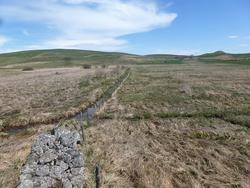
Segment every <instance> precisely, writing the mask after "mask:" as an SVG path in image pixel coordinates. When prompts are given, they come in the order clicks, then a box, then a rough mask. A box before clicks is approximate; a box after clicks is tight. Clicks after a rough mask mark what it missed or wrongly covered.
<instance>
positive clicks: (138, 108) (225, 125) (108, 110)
mask: <svg viewBox="0 0 250 188" xmlns="http://www.w3.org/2000/svg"><path fill="white" fill-rule="evenodd" d="M249 80H250V68H249V67H247V66H246V67H245V66H217V65H204V64H197V63H193V62H190V64H187V65H167V66H163V65H160V66H138V67H134V68H133V70H132V73H131V76H130V78H129V80H128V81H126V82H125V83H124V86H123V87H122V88H121V89H120V90H119V91H118V93H117V95H116V96H114V97H113V98H112V99H111V100H110V101H109V102H108V103H107V104H106V105H105V107H104V108H103V109H102V111H100V112H99V114H98V115H97V118H96V120H95V121H94V122H93V126H92V127H90V128H88V129H87V130H86V131H85V133H86V135H87V138H86V140H87V142H86V145H85V147H84V152H85V155H86V160H87V161H86V167H87V170H86V171H87V174H86V175H87V182H88V187H94V176H93V172H94V166H95V164H97V163H100V165H101V167H102V177H103V180H102V184H103V187H148V188H151V187H152V188H154V187H166V188H168V187H170V188H171V187H177V188H179V187H188V188H190V187H195V188H196V187H218V188H221V187H243V188H248V187H249V185H250V180H249V177H250V153H249V151H250V132H249V128H247V127H245V126H246V125H249V123H250V122H249V117H250V114H249V111H247V110H246V111H244V109H249V107H250V104H249V101H250V93H249V91H250V90H249V89H250V82H249ZM183 85H188V88H189V89H188V90H189V91H188V93H187V92H183ZM224 109H231V110H232V114H229V115H230V116H232V117H234V116H235V117H236V116H237V115H236V114H237V113H238V111H241V112H243V113H244V114H245V116H246V117H248V119H247V118H246V119H244V121H245V124H242V121H241V120H240V121H238V122H234V124H232V121H230V119H229V120H228V119H220V118H218V117H213V115H210V114H209V113H211V110H214V111H212V112H213V113H212V114H216V112H217V111H219V112H220V111H223V110H224ZM185 112H194V113H197V114H198V112H202V113H200V116H199V115H197V116H193V117H192V116H190V117H186V118H184V117H182V116H181V114H183V113H185ZM158 113H166V114H167V115H168V113H170V115H171V114H174V118H173V117H171V116H166V117H164V118H160V117H161V116H157V114H158ZM223 115H227V114H223ZM162 117H163V116H162Z"/></svg>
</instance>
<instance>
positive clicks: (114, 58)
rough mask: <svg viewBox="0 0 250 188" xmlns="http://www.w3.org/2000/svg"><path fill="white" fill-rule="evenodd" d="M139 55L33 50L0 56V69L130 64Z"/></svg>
mask: <svg viewBox="0 0 250 188" xmlns="http://www.w3.org/2000/svg"><path fill="white" fill-rule="evenodd" d="M137 57H138V56H137V55H132V54H125V53H118V52H98V51H86V50H66V49H54V50H32V51H22V52H13V53H6V54H0V67H7V68H20V67H23V66H32V67H38V68H43V67H71V66H79V65H82V64H86V63H90V64H100V63H107V64H112V63H114V62H115V63H128V62H129V61H131V59H132V60H133V59H136V58H137Z"/></svg>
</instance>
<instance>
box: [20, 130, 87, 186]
mask: <svg viewBox="0 0 250 188" xmlns="http://www.w3.org/2000/svg"><path fill="white" fill-rule="evenodd" d="M80 142H81V138H80V135H79V133H78V132H77V131H70V130H67V129H65V128H56V129H54V130H53V131H52V133H51V134H43V135H40V136H39V137H38V139H37V140H36V141H35V142H34V144H33V146H32V149H31V153H30V155H29V157H28V159H27V161H26V164H25V165H24V166H23V168H22V170H21V176H20V184H19V185H18V188H31V187H43V188H47V187H66V188H71V187H76V188H78V187H79V188H80V187H84V179H83V178H84V168H83V164H84V161H83V156H82V155H81V153H80V152H79V150H78V148H77V144H79V143H80Z"/></svg>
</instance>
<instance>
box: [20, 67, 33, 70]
mask: <svg viewBox="0 0 250 188" xmlns="http://www.w3.org/2000/svg"><path fill="white" fill-rule="evenodd" d="M33 70H34V68H32V67H24V68H23V69H22V71H33Z"/></svg>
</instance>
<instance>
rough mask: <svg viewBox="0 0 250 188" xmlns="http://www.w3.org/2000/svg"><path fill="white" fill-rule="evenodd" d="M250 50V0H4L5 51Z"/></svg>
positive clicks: (0, 24)
mask: <svg viewBox="0 0 250 188" xmlns="http://www.w3.org/2000/svg"><path fill="white" fill-rule="evenodd" d="M52 48H74V49H75V48H76V49H88V50H102V51H122V52H130V53H136V54H151V53H171V54H202V53H205V52H212V51H216V50H224V51H227V52H231V53H245V52H249V53H250V1H249V0H169V1H168V0H144V1H142V0H133V1H132V0H39V1H37V0H0V53H1V52H2V53H3V52H10V51H19V50H30V49H52Z"/></svg>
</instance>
